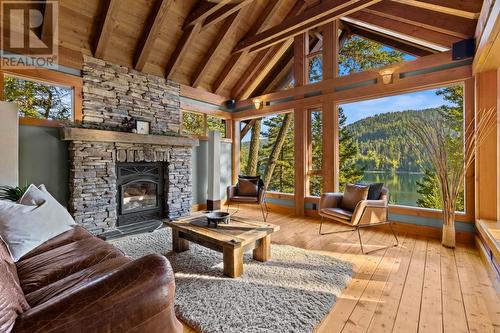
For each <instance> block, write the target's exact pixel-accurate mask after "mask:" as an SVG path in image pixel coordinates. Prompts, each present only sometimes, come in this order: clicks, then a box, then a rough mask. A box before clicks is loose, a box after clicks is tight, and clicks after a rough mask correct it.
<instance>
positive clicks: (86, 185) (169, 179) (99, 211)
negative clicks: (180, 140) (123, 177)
mask: <svg viewBox="0 0 500 333" xmlns="http://www.w3.org/2000/svg"><path fill="white" fill-rule="evenodd" d="M69 150H70V193H71V196H70V202H69V208H70V211H71V213H72V214H73V217H74V218H75V221H76V222H77V223H78V224H80V225H82V226H83V227H85V228H86V229H87V230H89V231H90V232H92V233H93V234H101V233H103V232H105V231H109V230H112V229H115V228H116V218H117V203H116V193H117V188H116V163H117V162H164V163H165V170H166V171H168V172H165V184H164V189H165V209H166V214H167V217H169V218H177V217H180V216H186V215H189V214H190V213H191V206H192V179H191V154H192V148H191V147H171V146H160V145H146V144H125V143H99V142H82V141H73V142H71V143H70V145H69Z"/></svg>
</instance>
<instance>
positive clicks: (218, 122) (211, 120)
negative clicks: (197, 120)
mask: <svg viewBox="0 0 500 333" xmlns="http://www.w3.org/2000/svg"><path fill="white" fill-rule="evenodd" d="M207 129H208V130H209V131H217V132H220V133H221V136H222V137H223V138H225V137H226V120H225V119H222V118H217V117H212V116H208V117H207Z"/></svg>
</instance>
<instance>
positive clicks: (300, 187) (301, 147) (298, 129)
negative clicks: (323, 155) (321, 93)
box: [293, 32, 309, 216]
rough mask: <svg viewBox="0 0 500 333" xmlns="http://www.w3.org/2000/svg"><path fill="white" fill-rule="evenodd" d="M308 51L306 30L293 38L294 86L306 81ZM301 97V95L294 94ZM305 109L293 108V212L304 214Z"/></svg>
mask: <svg viewBox="0 0 500 333" xmlns="http://www.w3.org/2000/svg"><path fill="white" fill-rule="evenodd" d="M308 52H309V34H308V33H307V32H305V33H303V34H301V35H298V36H295V38H294V58H293V59H294V61H293V62H294V65H293V68H294V77H295V86H296V87H300V86H303V85H304V84H305V83H306V77H307V76H306V75H307V73H306V68H307V66H306V65H307V63H306V62H307V58H306V56H307V53H308ZM294 97H295V99H301V98H303V96H294ZM307 114H308V112H307V110H306V109H305V108H304V107H302V106H296V107H295V109H294V118H293V123H294V143H295V214H296V215H298V216H303V215H304V203H305V196H306V190H307V185H306V183H307V170H306V168H307V118H306V117H307Z"/></svg>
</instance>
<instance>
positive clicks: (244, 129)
mask: <svg viewBox="0 0 500 333" xmlns="http://www.w3.org/2000/svg"><path fill="white" fill-rule="evenodd" d="M255 122H256V120H255V119H252V120H250V121H249V122H247V123H246V124H245V127H243V129H242V130H241V134H240V140H242V139H243V138H244V137H245V135H247V133H248V131H250V129H251V128H252V127H253V125H255Z"/></svg>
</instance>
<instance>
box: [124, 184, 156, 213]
mask: <svg viewBox="0 0 500 333" xmlns="http://www.w3.org/2000/svg"><path fill="white" fill-rule="evenodd" d="M121 198H122V203H121V208H122V211H121V213H122V214H127V213H130V212H134V211H141V210H149V209H155V208H157V207H158V184H156V183H154V182H152V181H133V182H130V183H127V184H123V185H122V196H121Z"/></svg>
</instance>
